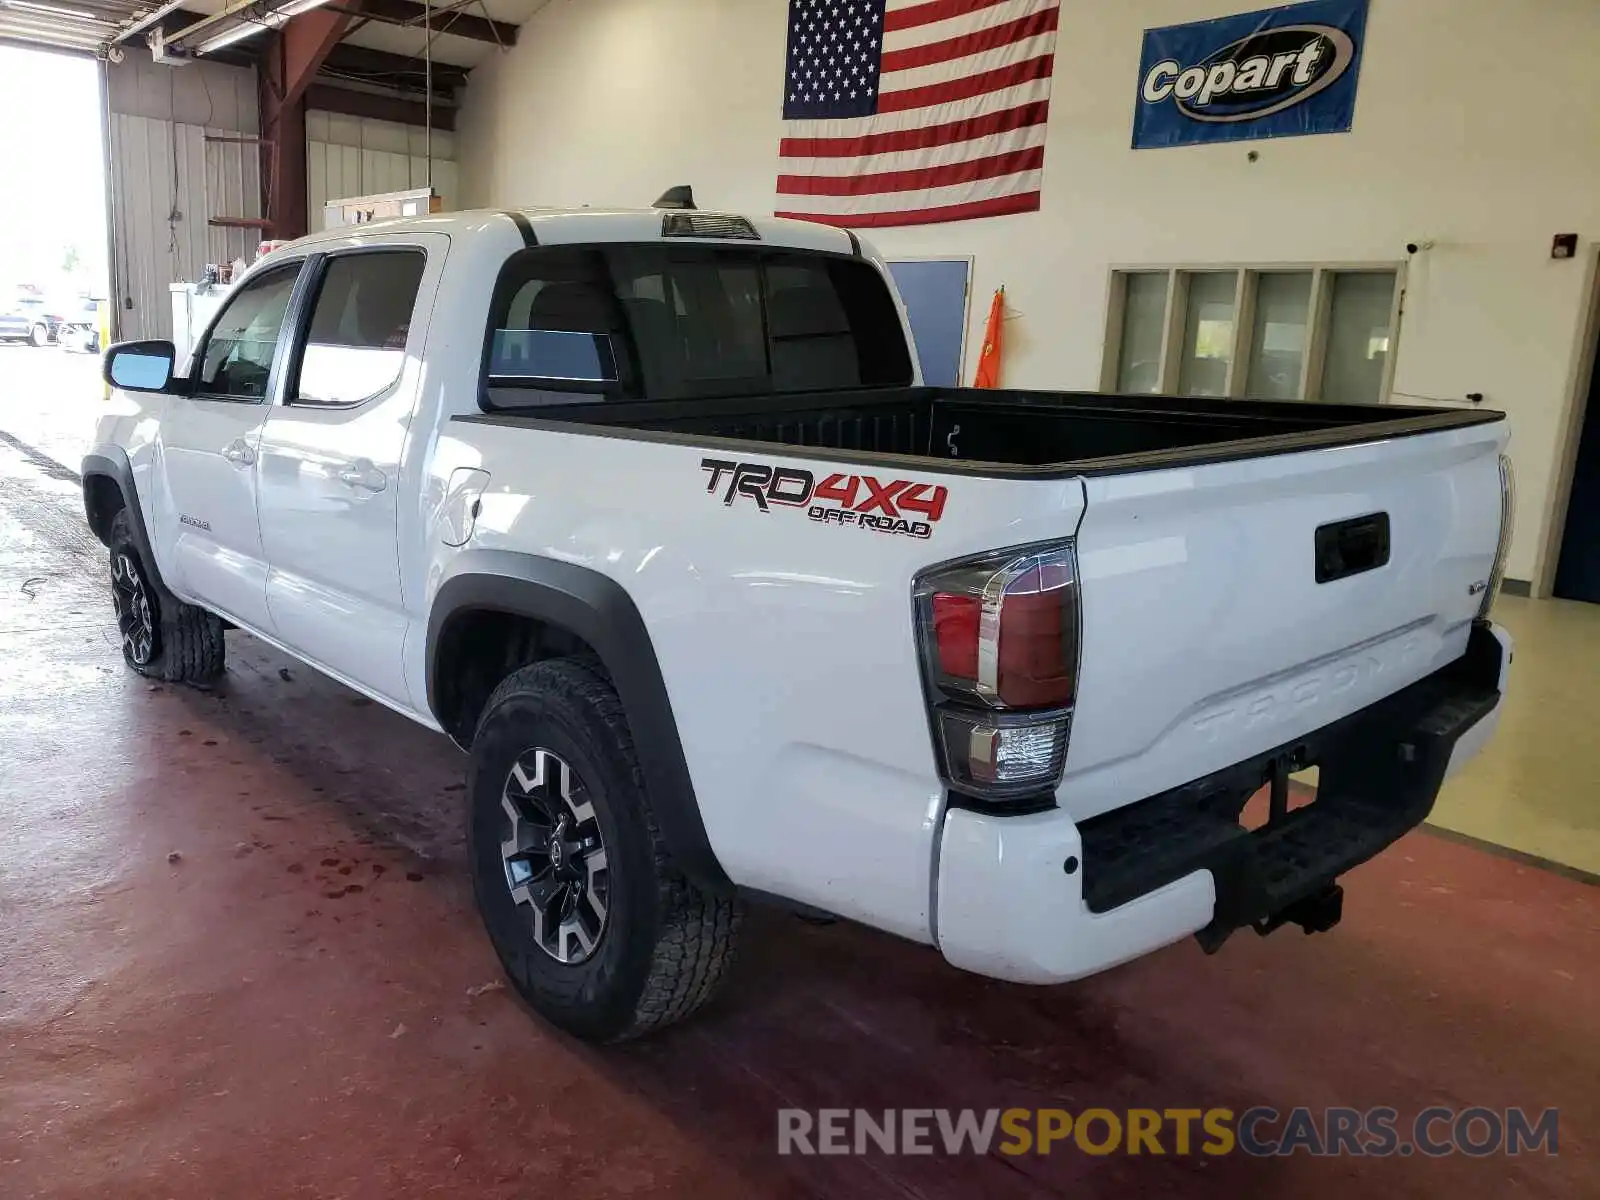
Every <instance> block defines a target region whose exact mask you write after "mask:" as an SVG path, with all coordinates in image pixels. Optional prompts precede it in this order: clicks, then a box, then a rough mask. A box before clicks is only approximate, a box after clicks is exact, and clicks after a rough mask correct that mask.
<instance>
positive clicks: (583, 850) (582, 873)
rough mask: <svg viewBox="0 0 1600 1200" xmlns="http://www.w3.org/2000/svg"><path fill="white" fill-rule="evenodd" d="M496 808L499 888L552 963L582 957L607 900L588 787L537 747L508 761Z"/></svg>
mask: <svg viewBox="0 0 1600 1200" xmlns="http://www.w3.org/2000/svg"><path fill="white" fill-rule="evenodd" d="M500 806H501V808H502V809H503V810H504V812H505V817H506V820H505V822H504V823H503V826H502V833H503V834H504V836H503V837H502V839H501V842H500V858H501V861H502V863H503V864H504V866H505V876H506V886H507V887H508V888H510V889H511V899H512V900H513V901H514V902H515V903H516V905H517V907H518V909H519V910H524V911H526V913H527V915H528V918H529V921H530V924H531V927H532V932H533V940H534V942H535V943H536V944H537V945H538V947H539V948H540V949H541V950H543V951H544V952H545V953H546V954H548V955H549V956H550V957H551V958H553V959H555V960H556V961H557V962H561V963H567V964H569V965H575V964H577V963H581V962H584V961H585V960H587V959H588V958H589V957H590V956H591V955H592V954H594V952H595V949H596V948H597V947H598V946H599V945H600V938H601V935H602V934H604V933H605V928H606V915H607V911H608V906H609V904H610V899H611V875H610V871H609V869H608V865H607V861H606V847H605V842H604V840H603V838H602V837H601V834H600V824H599V822H598V821H597V820H596V819H595V812H594V805H593V804H592V803H591V802H590V800H589V793H588V788H587V787H586V786H585V784H584V782H583V780H582V779H581V778H579V776H578V774H577V772H576V771H574V770H573V769H572V767H571V765H570V764H569V763H568V762H567V761H566V760H565V759H563V758H562V757H561V756H560V755H558V754H556V753H555V752H554V751H551V750H547V749H544V748H542V747H536V748H534V749H532V750H528V751H526V752H524V753H523V754H522V756H521V757H519V758H518V759H517V761H516V762H515V763H513V764H512V766H511V771H510V773H509V774H508V775H507V776H506V783H505V787H504V789H503V790H502V792H501V795H500Z"/></svg>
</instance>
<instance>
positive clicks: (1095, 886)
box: [84, 209, 1510, 1040]
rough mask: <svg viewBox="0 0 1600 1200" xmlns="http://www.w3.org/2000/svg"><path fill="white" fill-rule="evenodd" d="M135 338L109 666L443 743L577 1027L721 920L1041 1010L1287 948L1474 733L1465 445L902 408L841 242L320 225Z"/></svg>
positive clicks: (784, 227) (541, 978)
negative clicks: (250, 683) (826, 917)
mask: <svg viewBox="0 0 1600 1200" xmlns="http://www.w3.org/2000/svg"><path fill="white" fill-rule="evenodd" d="M173 358H174V355H173V352H172V348H171V346H170V344H166V343H154V342H147V343H131V344H124V345H121V346H116V347H113V348H112V349H111V350H110V351H109V353H108V354H107V357H106V367H105V372H106V377H107V380H108V381H109V382H110V383H111V384H112V385H113V386H114V387H115V389H116V392H115V394H114V396H113V399H112V401H111V408H110V410H109V413H108V415H107V416H106V417H105V418H104V419H103V420H102V421H101V423H100V427H99V431H98V437H97V443H98V444H97V446H96V448H95V449H94V451H93V452H92V453H91V454H90V455H89V456H88V458H87V459H86V460H85V463H84V497H85V504H86V509H87V514H88V520H89V523H90V525H91V526H92V527H93V529H94V531H95V532H96V533H97V534H98V535H99V536H100V538H101V540H103V541H104V542H105V543H106V544H107V545H108V546H109V547H110V554H111V575H112V587H113V590H114V595H115V599H116V605H117V613H118V618H119V622H120V626H121V630H122V635H123V649H124V653H125V655H126V657H127V660H128V662H129V663H130V664H131V665H132V666H133V667H134V668H135V669H136V670H138V671H141V672H144V673H146V674H151V675H156V676H159V677H162V678H166V679H172V680H198V679H208V678H211V677H214V676H216V675H217V674H218V673H220V672H221V671H222V670H223V655H224V638H223V635H224V629H225V628H226V627H227V626H229V625H233V626H238V627H240V628H243V629H246V630H248V631H250V632H252V633H254V634H255V635H257V636H259V637H260V638H262V639H263V640H265V641H267V642H270V643H272V644H273V645H276V646H278V647H280V648H282V649H283V650H285V651H286V652H287V653H289V654H292V655H294V656H296V657H298V658H300V659H302V660H303V661H305V662H307V663H310V664H311V665H313V666H315V667H317V668H318V669H319V670H322V671H324V672H326V673H327V674H329V675H331V676H333V677H334V678H336V679H339V680H342V681H343V682H345V683H346V684H348V685H349V686H351V687H353V688H355V689H357V690H359V691H361V692H363V693H365V694H367V695H368V696H371V697H373V698H375V699H377V700H379V701H381V702H383V703H384V704H387V705H389V706H390V707H392V708H394V709H396V710H397V711H399V712H401V713H404V714H405V715H407V716H408V717H410V718H412V719H413V720H415V721H417V722H419V723H420V724H422V725H425V726H427V727H428V728H430V729H438V730H442V731H444V732H445V733H446V734H447V735H448V736H449V737H451V738H452V739H453V740H454V741H455V742H456V743H457V744H458V745H460V746H461V747H462V748H463V749H464V750H466V751H467V752H468V753H469V754H470V756H471V767H470V788H469V792H468V795H469V813H468V821H469V830H470V853H471V865H472V872H473V877H474V881H475V884H476V891H477V896H478V900H479V904H480V907H481V910H482V913H483V918H484V921H485V924H486V925H487V927H488V931H489V934H490V937H491V938H492V940H493V942H494V945H495V948H496V950H497V951H498V952H499V954H500V957H501V960H502V962H503V963H504V964H505V967H506V970H507V972H508V974H509V975H510V977H511V978H512V980H513V981H514V983H515V984H516V986H517V987H518V988H519V989H520V990H521V991H522V992H523V994H524V995H525V996H527V997H528V999H529V1000H530V1001H531V1002H532V1003H533V1005H534V1006H535V1007H536V1008H537V1009H538V1010H539V1011H540V1012H542V1013H543V1014H545V1015H546V1016H548V1017H549V1018H550V1019H551V1020H553V1021H555V1022H557V1023H558V1024H560V1025H562V1026H564V1027H565V1028H567V1029H570V1030H572V1031H574V1032H576V1033H578V1034H580V1035H583V1036H585V1037H590V1038H595V1039H601V1040H608V1039H616V1038H621V1037H627V1036H631V1035H636V1034H639V1033H643V1032H646V1031H648V1030H650V1029H653V1028H656V1027H659V1026H661V1025H663V1024H666V1023H668V1022H670V1021H672V1020H675V1019H677V1018H679V1017H682V1016H684V1015H686V1014H688V1013H689V1012H691V1011H692V1010H694V1009H695V1008H696V1007H698V1006H699V1005H700V1004H701V1003H702V1002H703V1001H704V1000H705V999H706V998H707V997H708V996H709V995H710V994H711V992H712V990H713V989H714V987H715V986H716V984H717V982H718V981H719V980H720V979H721V977H722V976H723V974H724V973H725V971H726V968H727V964H728V962H729V958H730V955H731V953H732V950H733V946H734V941H735V936H736V934H737V932H738V929H739V924H740V915H741V911H742V905H743V903H744V900H745V898H747V897H752V896H754V897H765V898H769V899H779V900H782V901H784V902H787V903H790V904H793V905H795V906H798V907H800V908H801V909H803V910H807V911H813V912H815V911H820V912H823V913H828V914H833V915H837V916H841V917H845V918H849V919H852V920H856V921H860V922H864V923H866V924H868V925H872V926H875V927H877V928H879V929H883V930H887V931H889V932H891V933H895V934H898V935H900V936H902V937H906V938H910V939H912V940H914V941H919V942H923V943H927V944H930V945H932V946H936V947H937V948H938V949H939V951H940V952H941V953H942V954H943V955H944V956H945V957H946V958H947V959H948V960H949V961H950V962H952V963H954V964H956V965H957V966H959V967H963V968H966V969H968V970H972V971H977V972H981V973H983V974H986V975H991V976H995V977H998V978H1002V979H1009V980H1017V981H1022V982H1030V983H1053V982H1060V981H1064V980H1070V979H1075V978H1078V977H1080V976H1083V975H1086V974H1089V973H1091V972H1095V971H1100V970H1104V969H1105V968H1107V967H1110V966H1113V965H1115V964H1117V963H1121V962H1124V961H1126V960H1128V959H1130V958H1133V957H1135V956H1137V955H1142V954H1145V953H1148V952H1149V951H1151V950H1154V949H1156V948H1157V947H1160V946H1163V945H1165V944H1167V943H1169V942H1172V941H1174V940H1177V939H1180V938H1183V937H1185V936H1188V935H1191V934H1193V935H1198V937H1199V939H1200V941H1201V943H1202V944H1203V945H1204V946H1206V947H1207V949H1215V948H1216V947H1217V946H1219V945H1220V944H1221V943H1222V941H1223V940H1224V939H1225V938H1226V937H1227V936H1228V935H1229V934H1230V933H1232V932H1233V931H1235V930H1238V929H1241V928H1245V927H1254V928H1256V929H1258V930H1261V931H1263V932H1264V931H1266V930H1268V929H1271V928H1273V927H1276V926H1277V925H1280V924H1283V923H1286V922H1289V923H1295V924H1298V925H1300V926H1302V927H1304V928H1305V929H1307V930H1321V929H1326V928H1328V927H1330V926H1331V925H1333V924H1334V923H1335V922H1336V921H1337V920H1338V918H1339V915H1340V898H1341V892H1340V888H1339V885H1338V883H1337V882H1336V881H1337V879H1338V878H1339V876H1340V875H1342V874H1343V873H1344V872H1346V871H1348V870H1349V869H1350V868H1351V867H1353V866H1355V865H1357V864H1358V863H1360V862H1362V861H1364V860H1366V859H1367V858H1369V857H1371V856H1372V855H1374V854H1376V853H1378V852H1379V851H1380V850H1382V849H1383V848H1384V847H1385V846H1387V845H1389V844H1390V843H1391V842H1393V841H1394V840H1395V839H1396V838H1398V837H1400V836H1401V835H1402V834H1404V833H1405V832H1406V831H1407V830H1409V829H1411V828H1413V827H1414V826H1416V825H1417V824H1418V823H1419V822H1420V821H1421V820H1422V819H1423V818H1424V817H1425V816H1426V815H1427V813H1428V811H1429V809H1430V807H1431V805H1432V803H1433V800H1434V796H1435V794H1436V793H1437V791H1438V789H1439V786H1440V784H1441V782H1442V780H1443V779H1444V778H1445V775H1446V773H1447V771H1448V770H1450V769H1452V768H1454V767H1456V766H1458V765H1459V764H1460V763H1461V762H1462V761H1464V760H1465V759H1466V758H1467V757H1468V756H1470V755H1471V754H1472V753H1474V752H1475V751H1476V750H1477V749H1478V748H1479V747H1480V746H1481V745H1482V744H1483V743H1484V741H1485V740H1486V739H1487V737H1488V736H1489V733H1490V731H1491V729H1492V728H1493V726H1494V723H1495V719H1496V716H1497V713H1498V709H1499V704H1500V698H1501V691H1502V688H1503V686H1504V680H1505V671H1506V664H1507V663H1508V662H1509V660H1510V653H1509V641H1508V639H1507V637H1506V635H1505V633H1504V632H1503V631H1501V630H1500V629H1499V628H1498V627H1496V626H1494V625H1492V624H1491V623H1490V622H1489V619H1488V617H1489V610H1490V605H1491V603H1492V602H1493V599H1494V596H1495V593H1496V591H1497V588H1498V582H1499V578H1500V574H1501V570H1502V567H1503V562H1504V557H1505V550H1506V544H1507V539H1508V537H1509V528H1510V511H1509V496H1508V490H1507V487H1508V477H1507V473H1506V460H1505V458H1504V456H1503V453H1502V451H1503V449H1504V446H1505V443H1506V438H1507V426H1506V423H1505V421H1504V419H1503V417H1502V416H1501V414H1498V413H1491V412H1480V411H1474V412H1458V411H1435V410H1423V409H1409V408H1399V407H1385V408H1378V409H1374V408H1355V407H1338V406H1323V405H1312V404H1292V403H1262V402H1247V401H1209V400H1197V399H1179V398H1174V397H1162V396H1106V395H1096V394H1086V393H1051V392H1037V391H1016V390H1013V391H989V392H978V391H971V390H965V389H935V388H927V387H923V386H921V385H920V377H919V374H918V371H917V367H916V361H915V357H914V354H913V352H912V348H911V346H910V344H909V339H908V336H907V333H906V328H905V324H904V319H903V314H902V309H901V306H900V304H899V302H898V298H897V296H896V293H895V291H894V288H893V284H892V283H891V282H890V279H889V276H888V274H887V272H886V270H885V268H884V264H883V261H882V260H881V259H880V258H879V257H878V256H877V254H876V253H874V252H873V251H872V250H871V249H870V248H869V247H867V246H866V245H865V244H863V243H861V242H859V241H858V240H857V239H856V238H855V237H854V236H852V235H850V234H848V233H845V232H841V231H839V230H836V229H830V228H826V227H823V226H820V225H813V224H804V223H796V222H790V221H783V220H776V219H768V218H749V219H747V218H743V217H738V216H730V215H724V214H716V213H707V212H699V211H694V210H686V209H670V210H668V209H657V210H645V211H628V212H624V211H617V212H610V211H598V210H589V209H584V210H577V211H553V210H550V211H544V210H528V211H516V212H467V213H455V214H450V215H440V216H432V217H425V218H418V219H409V220H401V221H393V222H385V223H378V224H371V225H364V226H361V227H359V228H356V229H342V230H339V231H335V232H329V233H325V234H321V235H316V236H312V237H309V238H306V239H303V240H301V241H297V242H294V243H292V244H290V245H288V246H287V247H285V248H283V249H281V250H278V251H277V252H275V253H273V254H271V255H269V256H267V257H266V258H265V259H264V260H262V261H261V262H260V263H258V264H257V265H256V266H255V267H254V268H253V269H252V270H251V271H250V273H249V274H248V275H247V276H246V277H245V279H244V281H243V282H242V283H241V284H240V285H239V286H238V287H237V289H236V290H235V292H234V293H233V295H232V296H231V297H230V298H229V300H228V301H227V304H226V306H225V307H224V308H223V309H222V311H221V312H220V314H219V315H218V316H217V318H216V319H215V320H214V322H213V323H212V325H211V327H210V328H209V330H208V331H207V332H206V334H205V335H204V336H203V337H202V338H201V339H200V341H199V343H198V346H197V349H196V352H195V354H194V355H193V357H192V361H190V362H188V363H184V364H175V363H174V362H173ZM1312 765H1315V766H1317V767H1318V768H1319V772H1320V782H1319V789H1318V793H1317V796H1316V800H1315V802H1314V803H1311V804H1309V805H1305V806H1303V807H1298V808H1294V809H1292V810H1291V809H1290V808H1289V804H1288V796H1289V775H1290V774H1291V773H1292V772H1295V771H1298V770H1300V769H1302V768H1304V767H1308V766H1312ZM1263 787H1266V788H1267V789H1268V790H1269V792H1270V795H1271V803H1270V806H1269V807H1270V812H1269V817H1270V819H1269V820H1268V821H1267V822H1266V823H1265V824H1262V825H1259V827H1257V828H1254V829H1247V828H1245V827H1244V825H1243V824H1241V820H1240V815H1241V810H1242V808H1243V806H1244V804H1245V802H1246V800H1247V799H1248V798H1249V797H1250V796H1251V795H1253V794H1255V793H1257V792H1258V791H1259V790H1261V789H1262V788H1263Z"/></svg>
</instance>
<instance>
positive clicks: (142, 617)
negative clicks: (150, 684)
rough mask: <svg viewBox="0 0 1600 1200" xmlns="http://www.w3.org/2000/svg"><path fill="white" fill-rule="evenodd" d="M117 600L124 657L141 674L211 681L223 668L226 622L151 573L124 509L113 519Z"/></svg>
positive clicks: (113, 577)
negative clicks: (183, 598) (185, 600)
mask: <svg viewBox="0 0 1600 1200" xmlns="http://www.w3.org/2000/svg"><path fill="white" fill-rule="evenodd" d="M110 550H111V601H112V604H113V606H114V607H115V609H116V614H117V632H118V633H119V634H120V635H121V637H122V657H123V659H124V660H125V661H126V662H127V664H128V665H129V666H130V667H132V668H133V669H134V670H135V671H137V672H139V674H141V675H147V676H149V677H150V678H152V679H163V680H166V681H167V682H169V683H209V682H211V681H212V680H213V679H216V678H217V677H218V676H220V675H221V674H222V672H223V663H224V656H225V653H226V643H225V642H224V640H223V629H222V622H221V621H220V620H218V619H217V618H216V617H215V616H213V615H212V614H211V613H208V612H206V611H205V610H204V609H203V608H196V607H195V606H194V605H192V604H184V603H183V602H182V601H180V600H179V599H177V597H175V596H173V595H171V594H170V593H166V592H164V590H163V589H162V588H160V587H159V586H158V585H157V584H156V582H155V580H154V579H153V578H152V577H151V575H150V570H149V568H148V567H147V566H146V564H145V561H144V558H143V556H142V555H141V554H140V553H139V546H138V543H137V542H135V541H134V540H133V525H132V522H131V520H130V519H129V517H128V510H127V509H123V510H122V511H121V512H119V513H117V515H116V516H115V517H114V518H112V521H111V538H110Z"/></svg>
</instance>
